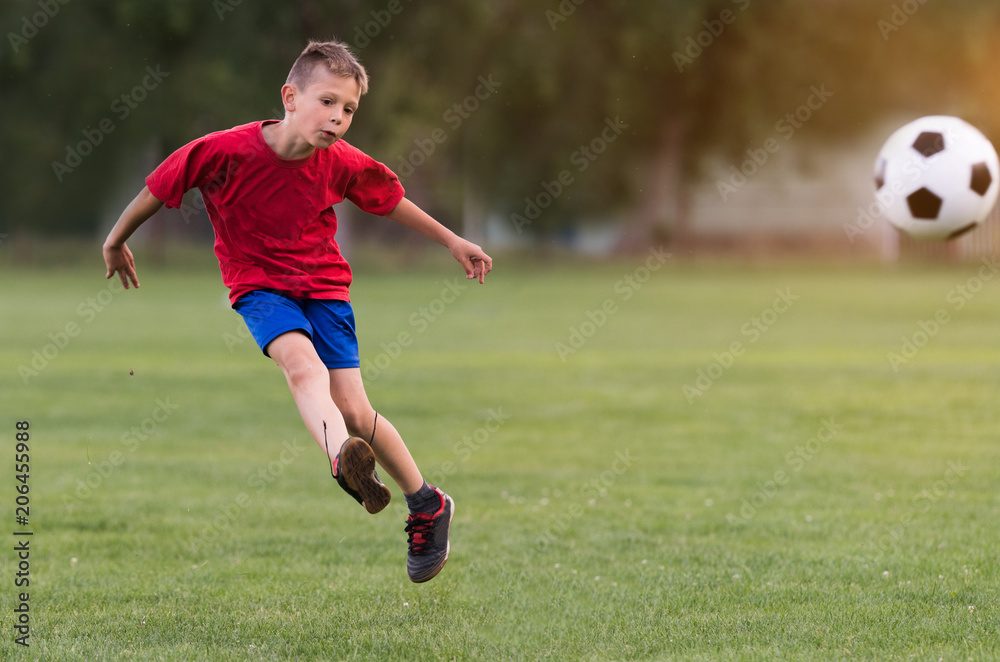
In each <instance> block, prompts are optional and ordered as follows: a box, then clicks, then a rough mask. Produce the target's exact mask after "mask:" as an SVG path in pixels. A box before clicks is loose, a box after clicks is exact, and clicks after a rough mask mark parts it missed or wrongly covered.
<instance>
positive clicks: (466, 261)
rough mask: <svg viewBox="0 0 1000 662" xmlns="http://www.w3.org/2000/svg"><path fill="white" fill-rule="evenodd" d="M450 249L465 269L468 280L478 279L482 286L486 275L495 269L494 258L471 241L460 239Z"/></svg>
mask: <svg viewBox="0 0 1000 662" xmlns="http://www.w3.org/2000/svg"><path fill="white" fill-rule="evenodd" d="M448 249H449V250H450V251H451V254H452V255H454V256H455V259H456V260H458V262H459V264H461V265H462V268H463V269H465V277H466V278H468V279H472V278H478V279H479V284H480V285H482V284H483V283H484V282H485V279H486V274H488V273H489V272H490V271H491V270H492V269H493V258H491V257H490V256H489V255H487V254H486V253H485V252H483V249H482V248H480V247H479V246H477V245H476V244H474V243H472V242H471V241H466V240H465V239H461V238H458V240H457V241H456V242H455V243H454V244H453V245H451V246H449V247H448Z"/></svg>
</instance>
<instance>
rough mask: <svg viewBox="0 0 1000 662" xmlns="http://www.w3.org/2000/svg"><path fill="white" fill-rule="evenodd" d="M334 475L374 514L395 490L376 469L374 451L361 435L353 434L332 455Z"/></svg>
mask: <svg viewBox="0 0 1000 662" xmlns="http://www.w3.org/2000/svg"><path fill="white" fill-rule="evenodd" d="M332 469H333V475H334V476H335V477H336V478H337V484H338V485H340V486H341V487H342V488H344V491H345V492H347V493H348V494H350V495H351V496H352V497H354V498H355V499H357V500H358V503H360V504H361V505H362V506H364V507H365V510H367V511H368V512H369V513H371V514H372V515H374V514H375V513H377V512H380V511H381V510H382V509H383V508H385V507H386V506H388V505H389V500H390V499H391V498H392V493H391V492H390V491H389V488H388V487H386V486H385V485H384V484H383V483H382V481H381V480H379V477H378V473H376V471H375V453H374V452H372V447H371V446H369V445H368V443H367V442H366V441H365V440H364V439H361V438H360V437H351V438H350V439H348V440H347V441H345V442H344V445H343V446H341V447H340V452H339V453H337V457H335V458H333V466H332Z"/></svg>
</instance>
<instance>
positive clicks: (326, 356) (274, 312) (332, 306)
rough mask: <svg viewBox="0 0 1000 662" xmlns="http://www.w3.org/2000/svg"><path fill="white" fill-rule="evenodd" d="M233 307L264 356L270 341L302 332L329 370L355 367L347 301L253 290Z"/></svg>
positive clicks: (355, 344)
mask: <svg viewBox="0 0 1000 662" xmlns="http://www.w3.org/2000/svg"><path fill="white" fill-rule="evenodd" d="M233 308H234V309H235V310H236V312H238V313H239V314H240V315H242V316H243V320H244V321H245V322H246V323H247V328H248V329H250V333H251V334H252V335H253V338H254V340H256V341H257V345H258V346H259V347H260V349H261V351H263V352H264V356H268V357H269V356H270V354H268V353H267V346H268V345H269V344H270V343H271V341H272V340H274V339H275V338H277V337H278V336H280V335H281V334H283V333H288V332H289V331H302V332H304V333H305V334H306V335H307V336H309V338H310V339H311V340H312V343H313V346H314V347H315V348H316V353H317V354H319V358H320V359H322V361H323V364H324V365H325V366H326V367H327V368H330V369H335V368H358V367H360V366H361V361H360V359H359V357H358V336H357V333H356V332H355V330H354V310H353V309H352V308H351V304H350V303H348V302H347V301H339V300H336V299H304V300H299V299H289V298H288V297H284V296H281V295H280V294H275V293H273V292H267V291H264V290H254V291H253V292H250V293H249V294H245V295H243V296H242V297H240V299H239V301H237V302H236V303H235V304H234V305H233Z"/></svg>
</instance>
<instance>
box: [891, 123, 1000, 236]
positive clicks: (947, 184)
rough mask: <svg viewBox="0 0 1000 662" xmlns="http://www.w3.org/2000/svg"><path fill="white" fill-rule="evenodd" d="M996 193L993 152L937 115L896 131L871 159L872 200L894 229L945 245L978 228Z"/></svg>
mask: <svg viewBox="0 0 1000 662" xmlns="http://www.w3.org/2000/svg"><path fill="white" fill-rule="evenodd" d="M998 192H1000V163H998V161H997V153H996V150H995V149H993V145H992V144H991V143H990V141H989V140H987V139H986V137H985V136H984V135H983V134H982V133H980V132H979V131H978V130H977V129H976V128H975V127H974V126H972V125H971V124H969V123H967V122H965V121H963V120H961V119H959V118H957V117H947V116H943V115H935V116H931V117H922V118H920V119H918V120H916V121H914V122H910V123H909V124H907V125H906V126H904V127H902V128H901V129H899V130H897V131H896V132H895V133H893V134H892V135H891V136H889V139H888V140H887V141H886V142H885V145H883V146H882V150H881V151H880V152H879V154H878V158H877V159H875V198H876V199H877V200H878V204H879V206H880V207H881V208H882V210H883V212H884V213H885V216H886V218H888V219H889V222H890V223H892V224H893V225H894V226H895V227H896V228H897V229H899V230H901V231H902V232H905V233H906V234H908V235H910V236H912V237H916V238H917V239H927V240H931V241H946V240H949V239H954V238H955V237H959V236H961V235H963V234H965V233H966V232H968V231H969V230H972V229H973V228H975V227H976V226H977V225H979V224H980V223H981V222H982V221H983V219H985V218H986V217H987V215H989V213H990V211H991V210H992V209H993V205H994V203H996V200H997V193H998Z"/></svg>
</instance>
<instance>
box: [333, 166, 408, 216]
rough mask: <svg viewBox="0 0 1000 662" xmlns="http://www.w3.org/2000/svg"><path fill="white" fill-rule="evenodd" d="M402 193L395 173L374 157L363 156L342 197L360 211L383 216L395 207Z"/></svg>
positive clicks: (401, 187)
mask: <svg viewBox="0 0 1000 662" xmlns="http://www.w3.org/2000/svg"><path fill="white" fill-rule="evenodd" d="M404 193H405V191H404V190H403V185H402V184H400V183H399V177H397V176H396V173H394V172H393V171H392V170H389V168H387V167H386V166H385V165H384V164H382V163H379V162H378V161H376V160H375V159H373V158H371V157H369V156H363V157H362V160H361V163H360V168H359V171H358V172H357V173H356V174H355V175H354V177H353V178H352V179H351V183H350V185H349V186H348V188H347V191H346V193H345V195H344V197H346V198H347V199H348V200H350V201H351V202H353V203H354V204H355V205H357V206H358V208H359V209H361V210H362V211H366V212H368V213H369V214H375V215H376V216H385V215H386V214H388V213H389V212H391V211H392V210H393V209H395V208H396V205H398V204H399V202H400V200H402V199H403V195H404Z"/></svg>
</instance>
